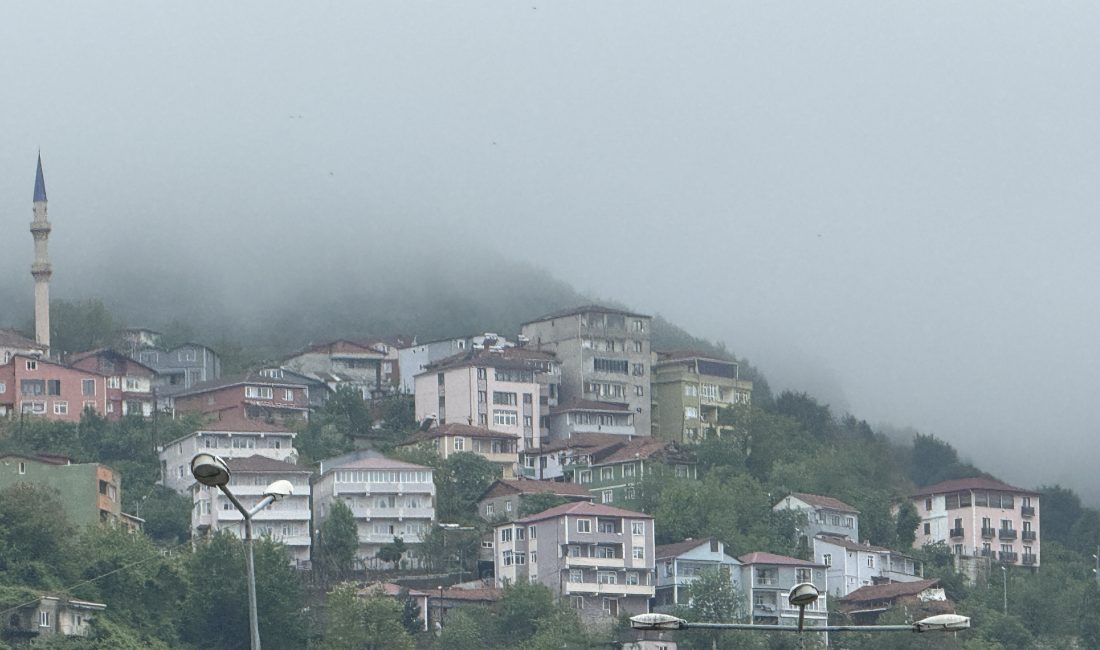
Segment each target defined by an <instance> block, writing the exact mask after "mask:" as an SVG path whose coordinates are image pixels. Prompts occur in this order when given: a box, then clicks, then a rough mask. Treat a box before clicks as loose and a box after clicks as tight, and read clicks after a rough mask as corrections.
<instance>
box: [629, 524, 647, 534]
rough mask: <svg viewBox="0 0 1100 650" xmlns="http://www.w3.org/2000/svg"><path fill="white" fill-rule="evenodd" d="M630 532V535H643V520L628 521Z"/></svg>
mask: <svg viewBox="0 0 1100 650" xmlns="http://www.w3.org/2000/svg"><path fill="white" fill-rule="evenodd" d="M630 534H631V535H645V522H644V521H632V522H630Z"/></svg>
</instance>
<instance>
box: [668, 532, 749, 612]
mask: <svg viewBox="0 0 1100 650" xmlns="http://www.w3.org/2000/svg"><path fill="white" fill-rule="evenodd" d="M655 555H656V558H657V595H656V600H655V601H654V608H655V609H657V610H658V611H665V610H667V609H671V608H672V607H675V606H677V605H685V606H686V605H689V604H690V602H689V599H688V588H689V587H690V586H691V585H692V583H694V582H695V581H696V580H698V579H699V576H700V575H702V574H703V573H705V572H707V571H718V572H720V573H722V574H723V575H725V576H726V577H727V578H728V579H729V582H730V587H732V588H733V590H734V591H735V592H737V593H740V592H741V562H740V560H738V559H737V558H735V557H731V556H729V555H727V554H726V545H725V544H723V543H722V542H720V541H718V540H717V539H715V538H713V537H710V538H706V539H687V540H684V541H682V542H676V543H674V544H664V545H662V546H658V547H657V549H656V552H655Z"/></svg>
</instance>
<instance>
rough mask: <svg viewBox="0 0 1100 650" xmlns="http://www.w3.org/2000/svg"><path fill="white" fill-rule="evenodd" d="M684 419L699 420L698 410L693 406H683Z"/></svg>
mask: <svg viewBox="0 0 1100 650" xmlns="http://www.w3.org/2000/svg"><path fill="white" fill-rule="evenodd" d="M684 417H685V418H688V419H698V418H699V409H697V408H695V407H694V406H685V407H684Z"/></svg>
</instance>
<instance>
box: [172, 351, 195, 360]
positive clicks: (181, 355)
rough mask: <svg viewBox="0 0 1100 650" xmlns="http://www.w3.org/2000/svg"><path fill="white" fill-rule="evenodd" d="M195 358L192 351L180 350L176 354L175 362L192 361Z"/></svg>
mask: <svg viewBox="0 0 1100 650" xmlns="http://www.w3.org/2000/svg"><path fill="white" fill-rule="evenodd" d="M196 358H197V356H196V354H195V350H194V349H187V350H180V351H179V352H177V353H176V360H177V361H194V360H195V359H196Z"/></svg>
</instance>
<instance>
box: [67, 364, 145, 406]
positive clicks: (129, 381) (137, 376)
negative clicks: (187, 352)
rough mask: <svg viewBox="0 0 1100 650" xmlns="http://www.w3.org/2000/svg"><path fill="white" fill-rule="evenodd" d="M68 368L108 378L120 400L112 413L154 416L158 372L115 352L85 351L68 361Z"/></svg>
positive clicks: (114, 404) (109, 384) (108, 382)
mask: <svg viewBox="0 0 1100 650" xmlns="http://www.w3.org/2000/svg"><path fill="white" fill-rule="evenodd" d="M69 365H70V366H72V367H73V368H78V369H80V370H87V371H88V372H94V373H97V374H100V375H106V376H107V387H108V389H118V390H119V391H121V392H120V393H118V401H116V402H114V403H113V406H112V407H111V408H112V412H113V413H117V414H120V415H141V416H143V417H150V416H152V415H153V408H154V401H155V398H154V397H153V378H154V377H156V374H157V372H156V371H155V370H153V369H152V368H150V367H149V366H146V365H144V364H142V363H138V362H137V361H134V360H133V359H131V358H130V357H127V356H126V355H124V354H120V353H118V352H115V351H114V350H108V349H100V350H91V351H89V352H82V353H80V354H76V355H73V356H72V357H71V358H70V359H69Z"/></svg>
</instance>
